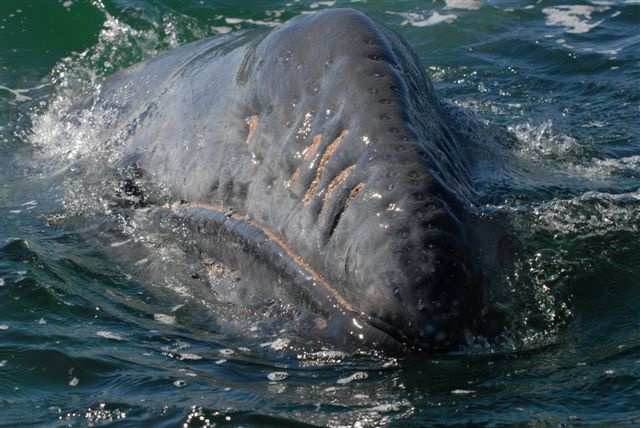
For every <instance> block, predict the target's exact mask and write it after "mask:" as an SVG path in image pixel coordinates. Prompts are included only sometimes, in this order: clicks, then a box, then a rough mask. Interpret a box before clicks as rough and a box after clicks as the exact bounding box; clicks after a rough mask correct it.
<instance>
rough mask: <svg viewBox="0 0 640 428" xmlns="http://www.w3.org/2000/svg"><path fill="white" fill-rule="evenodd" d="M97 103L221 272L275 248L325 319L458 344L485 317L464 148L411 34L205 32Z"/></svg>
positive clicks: (365, 27) (329, 18)
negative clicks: (208, 35)
mask: <svg viewBox="0 0 640 428" xmlns="http://www.w3.org/2000/svg"><path fill="white" fill-rule="evenodd" d="M95 101H96V100H95V99H94V102H95ZM97 102H98V103H99V104H100V105H101V106H103V108H106V109H109V110H111V111H112V112H114V113H113V115H112V116H111V121H110V123H108V124H106V126H105V128H104V130H103V137H104V138H105V139H111V140H114V141H115V140H117V141H119V142H124V146H123V147H124V149H123V150H124V152H125V156H124V159H126V165H123V167H125V169H126V170H128V171H129V172H130V173H131V174H130V175H129V176H128V179H127V180H128V183H129V184H128V189H129V191H132V192H133V190H131V189H135V188H136V186H137V184H136V182H137V181H144V180H156V181H159V182H161V183H162V185H163V186H164V187H165V188H166V189H167V191H168V193H169V194H170V195H171V197H172V198H173V201H174V203H173V204H172V206H171V208H170V210H171V212H172V213H173V214H174V215H176V216H178V217H180V218H183V219H186V221H187V223H188V224H191V225H192V227H193V229H194V231H196V233H198V234H199V236H200V237H201V239H202V242H201V251H202V253H203V254H205V255H207V256H208V257H212V258H213V259H215V260H218V261H219V263H220V265H219V266H222V267H219V269H220V272H229V271H233V270H238V269H239V270H241V271H242V270H243V269H245V270H251V269H254V268H255V266H257V264H260V263H262V264H263V265H270V266H271V267H272V268H273V269H272V270H273V272H276V273H277V274H278V275H279V276H280V277H283V278H288V279H289V283H290V285H289V287H290V290H292V291H291V292H292V293H297V294H298V301H299V302H301V304H304V305H306V306H307V307H308V308H311V309H312V310H314V311H317V312H318V313H319V314H321V315H322V316H323V317H324V321H323V322H320V323H318V328H319V329H323V328H325V327H326V325H329V326H331V328H332V330H331V331H332V334H342V335H343V336H344V337H353V339H350V340H353V341H355V342H356V343H360V341H361V342H362V343H363V344H366V345H367V346H383V347H405V348H412V349H422V350H427V351H446V350H451V349H455V348H456V347H458V346H459V345H460V344H461V343H463V341H464V337H465V335H466V334H467V333H468V332H471V333H474V332H475V330H476V328H477V325H478V322H479V320H480V318H481V316H480V313H481V310H482V308H483V305H484V299H485V296H484V294H485V291H484V285H483V284H484V281H483V277H482V266H481V264H480V262H479V257H477V253H478V248H479V247H478V245H477V243H476V242H475V238H474V233H473V231H471V230H469V228H468V226H466V225H465V223H466V221H465V218H466V216H467V214H468V213H467V210H468V207H469V205H470V200H471V198H472V196H471V195H472V194H473V192H472V190H471V188H470V184H469V178H468V171H467V166H466V163H467V161H466V159H465V153H464V150H463V148H462V147H460V146H461V143H460V141H457V140H456V137H455V134H454V132H452V130H451V129H450V128H449V124H448V123H447V120H446V116H445V114H444V113H443V109H442V107H441V105H440V103H439V101H438V100H437V98H436V96H435V94H434V91H433V89H432V87H431V85H430V83H429V81H428V79H427V78H426V76H425V75H424V72H423V69H422V66H421V65H420V64H419V62H418V60H417V59H416V58H415V56H414V55H413V54H412V52H411V50H410V49H409V48H408V46H407V44H406V43H405V42H404V41H403V40H402V39H401V38H400V37H399V36H397V35H396V34H394V33H392V32H390V31H389V30H386V29H385V28H384V27H382V26H380V25H379V24H377V23H375V22H374V21H372V20H371V19H370V18H368V17H367V16H365V15H363V14H361V13H359V12H357V11H353V10H344V9H336V10H327V11H324V12H320V13H316V14H309V15H304V16H301V17H297V18H295V19H293V20H291V21H290V22H288V23H287V24H285V25H283V26H282V27H281V28H279V29H276V30H274V31H272V32H271V33H269V34H267V35H266V36H264V37H260V38H256V37H251V38H250V37H242V36H240V37H236V38H235V39H233V40H232V39H226V38H225V37H222V38H213V39H206V40H202V41H199V42H196V43H193V44H190V45H187V46H185V47H183V48H180V49H177V50H174V51H172V52H170V53H168V54H165V55H163V56H161V57H159V58H157V59H155V60H152V61H150V62H148V63H146V64H143V65H141V66H138V67H134V68H132V69H129V70H126V71H125V72H123V73H121V74H119V75H117V76H115V77H113V78H111V79H109V80H107V81H106V82H105V83H104V84H103V85H102V88H101V92H100V96H99V97H98V99H97ZM132 171H133V172H132ZM255 260H258V262H256V261H255ZM247 274H250V273H247Z"/></svg>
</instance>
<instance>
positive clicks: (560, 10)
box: [542, 5, 608, 34]
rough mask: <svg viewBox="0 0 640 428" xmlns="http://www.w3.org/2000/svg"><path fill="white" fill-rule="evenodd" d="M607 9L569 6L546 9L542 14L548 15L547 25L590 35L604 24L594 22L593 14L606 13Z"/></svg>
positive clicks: (569, 31) (568, 31)
mask: <svg viewBox="0 0 640 428" xmlns="http://www.w3.org/2000/svg"><path fill="white" fill-rule="evenodd" d="M607 9H608V8H607V7H593V6H586V5H570V6H569V5H567V6H554V7H545V8H544V9H542V12H543V13H544V14H545V15H547V19H546V24H547V25H550V26H561V27H565V31H566V32H567V33H573V34H581V33H588V32H589V31H591V30H592V29H593V28H595V27H597V26H598V25H600V24H601V23H602V21H603V20H600V21H596V22H593V21H592V20H591V14H592V13H594V12H604V11H606V10H607Z"/></svg>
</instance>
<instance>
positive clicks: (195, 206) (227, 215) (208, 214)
mask: <svg viewBox="0 0 640 428" xmlns="http://www.w3.org/2000/svg"><path fill="white" fill-rule="evenodd" d="M168 207H169V208H170V209H172V210H173V211H174V212H175V213H177V214H179V215H182V216H195V217H203V218H206V219H207V220H211V221H213V222H214V223H216V224H218V225H219V226H221V227H224V228H226V229H233V231H234V232H236V233H238V234H240V235H243V236H242V237H243V238H245V239H246V240H247V241H249V240H251V241H256V240H258V239H263V240H265V241H267V242H268V243H269V244H270V245H269V246H267V247H266V248H265V249H264V250H263V252H265V253H266V252H269V251H274V250H275V251H278V250H279V251H280V252H281V253H282V254H281V255H282V256H285V257H286V258H288V259H289V261H291V262H293V263H295V265H297V266H298V267H299V268H300V269H301V270H303V271H304V272H300V273H303V274H306V275H305V277H306V278H305V279H306V280H307V281H309V282H315V283H318V284H320V285H322V287H323V288H324V289H325V290H326V291H327V292H328V297H329V299H330V300H333V301H335V303H339V304H340V306H341V307H343V308H344V309H346V310H347V311H349V312H357V310H356V309H355V308H354V307H353V306H352V305H351V303H349V302H348V301H347V300H346V298H345V297H344V296H342V295H341V294H340V292H339V291H338V290H337V289H336V288H335V287H334V286H332V285H331V284H330V283H329V282H328V281H327V280H326V279H325V278H324V277H323V276H322V275H321V274H320V273H318V272H317V271H316V270H315V269H314V268H313V267H312V266H311V265H309V263H308V262H307V261H306V260H305V259H303V258H302V257H301V256H300V255H299V254H297V253H296V252H295V251H294V250H293V248H291V247H290V246H289V245H288V244H287V242H286V241H285V240H284V238H282V237H281V236H279V235H278V234H277V233H275V232H273V231H271V230H269V229H268V228H266V227H264V226H263V225H261V224H260V223H258V222H256V221H255V220H251V219H249V218H248V216H247V215H245V214H243V213H240V212H237V211H235V210H233V209H231V208H226V207H224V206H221V205H215V204H209V203H203V202H197V201H180V202H177V203H173V204H171V205H169V206H168ZM229 222H231V224H229ZM281 263H282V262H281Z"/></svg>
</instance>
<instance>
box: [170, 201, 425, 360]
mask: <svg viewBox="0 0 640 428" xmlns="http://www.w3.org/2000/svg"><path fill="white" fill-rule="evenodd" d="M163 208H169V210H170V211H171V212H172V213H173V214H174V215H177V216H178V217H179V218H182V219H184V218H190V219H196V220H200V221H205V222H206V224H207V225H210V226H215V227H217V228H218V229H219V230H222V229H224V230H225V232H232V233H233V234H234V235H235V238H236V239H238V240H240V241H242V243H243V244H247V246H250V247H251V248H253V249H255V251H256V252H257V253H256V257H258V258H260V259H262V260H265V261H266V262H267V263H271V264H272V266H271V268H276V270H278V271H280V273H281V274H282V275H286V276H288V277H290V278H291V279H292V281H293V283H294V284H297V285H299V286H301V287H302V288H303V289H304V290H306V291H307V292H308V293H309V294H310V295H311V297H312V298H313V299H315V301H316V302H317V307H318V309H320V310H321V311H322V312H325V313H327V312H330V314H329V316H330V317H332V318H334V319H338V320H339V322H340V323H344V324H345V325H348V326H349V333H350V334H351V335H353V336H355V337H356V338H357V342H365V343H374V344H384V345H385V347H387V348H404V349H412V350H413V349H415V350H419V349H421V346H420V345H419V344H418V343H417V342H416V341H415V340H412V339H411V338H409V337H408V336H407V335H406V334H404V333H403V332H402V330H401V329H399V328H397V327H394V326H392V325H391V324H389V323H388V322H386V321H384V320H382V319H381V318H378V317H375V316H373V315H369V314H367V313H365V312H361V311H359V310H357V309H356V308H354V306H353V305H352V304H351V303H349V301H348V300H347V299H346V298H345V297H344V296H342V294H341V293H340V292H339V291H338V290H337V289H336V288H335V287H334V286H333V285H331V284H330V283H329V282H328V281H327V280H326V279H325V278H324V277H323V276H322V275H321V274H320V273H318V272H317V271H316V270H315V269H314V268H313V267H312V266H310V265H309V263H308V262H307V261H306V260H305V259H303V258H302V257H301V256H300V255H299V254H297V253H296V252H295V251H294V250H293V249H292V248H291V247H290V246H289V245H288V244H287V243H286V241H285V240H284V239H283V238H282V237H280V236H279V235H278V234H276V233H275V232H273V231H271V230H269V229H267V228H266V227H264V226H262V225H261V224H260V223H258V222H256V221H255V220H251V219H249V218H248V217H247V216H246V215H245V214H243V213H240V212H237V211H234V210H233V209H230V208H226V207H224V206H222V205H215V204H210V203H204V202H198V201H184V200H183V201H179V202H175V203H172V204H169V205H166V206H164V207H163ZM202 232H203V231H202V230H198V233H202ZM205 233H206V231H205ZM258 243H259V245H256V244H258ZM278 265H279V266H278ZM316 285H321V287H317V286H316Z"/></svg>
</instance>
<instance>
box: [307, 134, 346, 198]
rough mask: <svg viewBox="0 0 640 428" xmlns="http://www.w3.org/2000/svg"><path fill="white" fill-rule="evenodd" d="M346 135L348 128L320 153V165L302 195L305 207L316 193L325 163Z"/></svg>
mask: <svg viewBox="0 0 640 428" xmlns="http://www.w3.org/2000/svg"><path fill="white" fill-rule="evenodd" d="M347 135H349V130H348V129H345V130H344V131H342V133H341V134H340V135H338V138H336V139H335V140H333V141H332V142H331V144H329V146H328V147H327V149H326V150H325V152H324V154H323V155H322V159H321V160H320V165H318V169H317V170H316V176H315V177H314V178H313V180H312V181H311V184H310V185H309V189H308V190H307V193H306V194H305V195H304V199H303V201H302V203H303V205H304V206H305V207H306V206H307V205H308V204H309V201H310V200H311V197H312V196H313V195H314V194H315V193H316V189H317V188H318V183H319V182H320V177H322V173H323V172H324V169H325V168H326V166H327V163H328V162H329V159H330V158H331V156H332V155H333V154H334V153H335V151H336V150H337V149H338V147H340V144H342V142H343V141H344V140H345V139H346V138H347Z"/></svg>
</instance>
